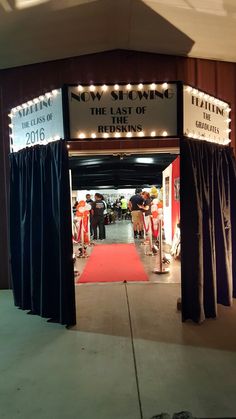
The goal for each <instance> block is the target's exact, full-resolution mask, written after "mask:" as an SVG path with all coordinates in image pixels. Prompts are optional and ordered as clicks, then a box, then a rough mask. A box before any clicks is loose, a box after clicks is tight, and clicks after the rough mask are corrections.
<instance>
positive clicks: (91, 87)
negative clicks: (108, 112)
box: [89, 84, 96, 92]
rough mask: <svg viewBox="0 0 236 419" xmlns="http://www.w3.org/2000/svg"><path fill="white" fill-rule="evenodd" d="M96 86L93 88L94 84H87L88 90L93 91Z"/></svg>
mask: <svg viewBox="0 0 236 419" xmlns="http://www.w3.org/2000/svg"><path fill="white" fill-rule="evenodd" d="M95 89H96V88H95V86H94V85H93V84H91V86H89V90H90V92H94V90H95Z"/></svg>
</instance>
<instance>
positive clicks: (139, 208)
mask: <svg viewBox="0 0 236 419" xmlns="http://www.w3.org/2000/svg"><path fill="white" fill-rule="evenodd" d="M150 192H151V193H149V192H147V191H142V189H141V188H136V190H135V194H134V195H133V196H132V197H131V198H130V200H129V204H128V206H129V209H130V211H131V219H132V224H133V231H134V238H135V239H137V238H141V239H142V238H144V228H145V227H149V221H150V215H151V205H152V200H153V199H155V198H157V195H158V193H157V189H156V188H155V187H153V188H152V189H151V191H150ZM143 215H144V217H143Z"/></svg>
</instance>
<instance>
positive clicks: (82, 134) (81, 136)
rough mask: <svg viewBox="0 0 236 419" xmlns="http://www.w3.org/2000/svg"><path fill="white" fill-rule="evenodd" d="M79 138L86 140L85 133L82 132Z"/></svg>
mask: <svg viewBox="0 0 236 419" xmlns="http://www.w3.org/2000/svg"><path fill="white" fill-rule="evenodd" d="M79 138H80V139H81V140H82V139H83V138H85V134H84V133H83V132H81V133H80V134H79Z"/></svg>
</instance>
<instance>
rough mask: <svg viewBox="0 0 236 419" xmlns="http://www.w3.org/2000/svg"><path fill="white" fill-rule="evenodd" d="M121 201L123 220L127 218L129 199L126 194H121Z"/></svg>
mask: <svg viewBox="0 0 236 419" xmlns="http://www.w3.org/2000/svg"><path fill="white" fill-rule="evenodd" d="M120 203H121V212H122V220H125V217H126V213H127V209H128V202H127V199H126V198H125V197H124V196H121V198H120Z"/></svg>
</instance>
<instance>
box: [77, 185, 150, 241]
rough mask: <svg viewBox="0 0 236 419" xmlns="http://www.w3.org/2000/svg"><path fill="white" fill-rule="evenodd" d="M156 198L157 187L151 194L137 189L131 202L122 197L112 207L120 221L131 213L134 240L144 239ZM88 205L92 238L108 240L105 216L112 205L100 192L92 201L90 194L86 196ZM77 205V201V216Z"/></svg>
mask: <svg viewBox="0 0 236 419" xmlns="http://www.w3.org/2000/svg"><path fill="white" fill-rule="evenodd" d="M155 197H157V190H156V188H155V187H153V188H152V189H151V193H149V192H147V191H142V189H141V188H136V190H135V194H134V195H133V196H131V198H130V200H129V202H128V201H127V199H126V198H125V197H124V196H121V197H120V198H119V199H117V200H116V201H115V202H114V204H113V205H112V206H111V208H112V209H113V211H117V218H118V219H119V220H121V219H126V214H127V212H130V213H131V220H132V224H133V231H134V238H143V237H144V228H145V219H146V220H147V225H148V220H149V219H150V217H149V216H150V215H151V203H152V199H153V198H155ZM86 203H87V204H89V205H90V206H91V209H90V236H91V237H93V240H97V239H99V240H104V239H105V238H106V230H105V214H107V208H108V206H109V204H110V203H108V205H107V203H106V202H105V199H104V196H103V195H102V194H101V193H98V192H97V193H95V195H94V200H92V198H91V195H90V194H86ZM77 205H78V202H77V201H76V203H75V205H74V207H73V211H74V214H76V208H77ZM110 205H111V204H110ZM143 214H144V217H143Z"/></svg>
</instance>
